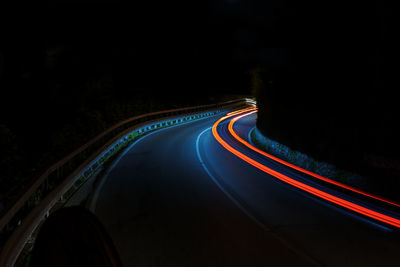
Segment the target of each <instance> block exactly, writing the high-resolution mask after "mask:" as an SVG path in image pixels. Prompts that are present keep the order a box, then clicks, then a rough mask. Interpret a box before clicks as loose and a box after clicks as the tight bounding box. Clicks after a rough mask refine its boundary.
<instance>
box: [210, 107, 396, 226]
mask: <svg viewBox="0 0 400 267" xmlns="http://www.w3.org/2000/svg"><path fill="white" fill-rule="evenodd" d="M244 112H245V111H244ZM232 116H234V115H229V116H224V117H222V118H221V119H219V120H218V121H217V122H216V123H214V125H213V127H212V133H213V136H214V138H215V139H216V140H217V141H218V142H219V143H220V144H221V145H222V146H223V147H224V148H225V149H227V150H228V151H230V152H231V153H233V154H234V155H236V156H237V157H239V158H240V159H242V160H244V161H246V162H247V163H249V164H250V165H252V166H254V167H256V168H258V169H260V170H261V171H263V172H265V173H267V174H270V175H272V176H274V177H275V178H277V179H279V180H281V181H283V182H285V183H288V184H290V185H292V186H294V187H297V188H299V189H301V190H303V191H306V192H308V193H310V194H312V195H315V196H317V197H320V198H322V199H325V200H327V201H329V202H332V203H334V204H337V205H339V206H342V207H344V208H347V209H349V210H352V211H355V212H357V213H359V214H362V215H364V216H367V217H370V218H372V219H375V220H378V221H380V222H384V223H386V224H389V225H392V226H394V227H397V228H400V220H398V219H396V218H393V217H390V216H388V215H385V214H382V213H379V212H376V211H373V210H371V209H368V208H366V207H363V206H360V205H357V204H355V203H352V202H350V201H347V200H344V199H341V198H339V197H336V196H334V195H331V194H328V193H326V192H324V191H321V190H319V189H317V188H314V187H311V186H309V185H306V184H304V183H302V182H299V181H297V180H294V179H292V178H290V177H288V176H286V175H284V174H282V173H279V172H277V171H275V170H273V169H271V168H268V167H267V166H265V165H263V164H261V163H259V162H257V161H255V160H253V159H252V158H250V157H248V156H246V155H244V154H243V153H241V152H239V151H238V150H236V149H234V148H233V147H231V146H230V145H228V143H226V142H225V141H224V140H223V139H222V138H221V137H220V135H219V134H218V131H217V127H218V125H219V124H220V123H221V122H222V121H224V120H225V119H227V118H230V117H232Z"/></svg>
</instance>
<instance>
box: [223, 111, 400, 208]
mask: <svg viewBox="0 0 400 267" xmlns="http://www.w3.org/2000/svg"><path fill="white" fill-rule="evenodd" d="M255 112H256V111H252V112H249V113H246V114H244V115H241V116H237V117H235V118H233V119H232V120H231V121H230V122H229V125H228V129H229V132H230V134H231V135H232V136H233V137H234V138H235V139H236V140H238V141H239V142H241V143H242V144H244V145H245V146H247V147H248V148H250V149H251V150H253V151H256V152H257V153H259V154H261V155H263V156H265V157H268V158H270V159H272V160H274V161H277V162H279V163H281V164H283V165H286V166H288V167H290V168H292V169H295V170H297V171H300V172H302V173H305V174H308V175H310V176H313V177H315V178H317V179H319V180H322V181H324V182H327V183H330V184H334V185H336V186H339V187H342V188H344V189H347V190H350V191H353V192H355V193H358V194H360V195H364V196H367V197H370V198H373V199H376V200H379V201H382V202H385V203H388V204H391V205H394V206H397V207H400V204H398V203H395V202H393V201H390V200H387V199H384V198H381V197H378V196H375V195H372V194H370V193H368V192H364V191H362V190H359V189H357V188H354V187H351V186H348V185H346V184H343V183H340V182H337V181H334V180H332V179H329V178H326V177H323V176H321V175H319V174H316V173H313V172H311V171H308V170H306V169H303V168H300V167H298V166H296V165H293V164H291V163H289V162H286V161H284V160H281V159H279V158H277V157H274V156H273V155H271V154H268V153H266V152H264V151H262V150H260V149H258V148H256V147H254V146H252V145H251V144H250V143H248V142H246V141H245V140H243V139H242V138H240V137H239V136H238V135H237V134H236V133H235V131H234V130H233V125H234V124H235V122H236V121H238V120H239V119H241V118H243V117H246V116H248V115H250V114H253V113H255Z"/></svg>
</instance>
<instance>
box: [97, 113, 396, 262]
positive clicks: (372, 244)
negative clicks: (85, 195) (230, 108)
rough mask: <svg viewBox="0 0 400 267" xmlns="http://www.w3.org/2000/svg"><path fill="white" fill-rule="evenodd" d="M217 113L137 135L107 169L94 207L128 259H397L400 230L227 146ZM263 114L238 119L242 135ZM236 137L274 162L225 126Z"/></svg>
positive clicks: (286, 170) (230, 140)
mask: <svg viewBox="0 0 400 267" xmlns="http://www.w3.org/2000/svg"><path fill="white" fill-rule="evenodd" d="M220 117H222V115H220V116H215V117H212V118H207V119H203V120H199V121H195V122H190V123H186V124H184V125H179V126H174V127H171V128H165V129H162V130H160V131H156V132H153V133H150V134H148V135H147V136H144V137H143V138H141V139H139V140H138V141H136V142H135V143H133V144H132V145H131V146H130V147H129V148H128V149H127V150H126V151H125V152H124V154H122V155H121V156H120V157H119V158H118V159H117V160H116V161H115V163H114V164H113V165H112V166H111V167H110V169H109V171H108V173H107V174H106V175H105V177H103V179H104V183H103V184H102V186H101V188H100V191H99V194H98V197H97V198H96V199H95V201H94V202H93V203H92V204H93V205H92V207H93V210H94V211H95V213H96V214H97V216H98V217H99V218H100V220H101V221H102V222H103V223H104V225H105V227H106V229H107V230H108V231H109V233H110V234H111V236H112V238H113V240H114V242H115V243H116V245H117V248H118V250H119V252H120V254H121V257H122V260H123V262H124V264H125V265H126V266H312V265H323V266H325V265H327V266H397V265H398V262H399V260H400V255H399V253H398V252H399V251H400V242H399V239H398V234H397V231H392V230H390V229H389V228H386V227H385V226H380V225H379V224H376V223H374V222H372V221H370V220H367V219H365V218H362V217H361V216H357V215H355V214H353V213H350V212H348V211H346V210H344V209H342V208H338V207H336V206H334V205H332V204H329V203H327V202H325V201H322V200H319V199H317V198H316V197H313V196H310V195H309V194H307V193H304V192H302V191H300V190H298V189H296V188H293V187H292V186H290V185H287V184H285V183H282V182H281V181H279V180H277V179H276V178H274V177H273V176H270V175H268V174H266V173H264V172H262V171H260V170H259V169H257V168H255V167H253V166H251V165H249V164H248V163H246V162H245V161H243V160H241V159H240V158H238V157H236V156H235V155H233V154H232V153H231V152H229V151H228V150H226V149H225V148H224V147H222V146H221V145H220V144H219V143H218V142H217V141H216V139H215V138H214V137H213V135H212V132H211V127H212V126H213V124H214V123H215V122H216V121H217V120H218V119H219V118H220ZM255 120H256V114H252V115H250V116H247V117H244V118H243V119H240V120H238V121H237V122H236V124H235V125H234V129H235V131H236V132H237V133H238V135H239V136H241V137H242V138H243V139H246V140H247V139H248V134H249V132H250V130H251V129H252V128H253V127H254V126H255ZM228 123H229V120H226V121H223V122H222V123H221V124H220V126H219V128H218V132H219V133H220V135H221V137H222V138H223V139H224V140H225V141H226V142H228V143H229V144H230V145H232V146H234V147H236V148H237V149H240V150H241V151H242V152H243V153H246V154H248V155H252V157H258V160H259V161H263V163H264V164H266V165H268V166H270V167H271V168H278V169H279V170H280V171H281V172H284V173H286V174H287V175H291V174H293V175H298V174H296V173H295V172H293V171H291V170H290V169H289V168H284V167H282V166H279V164H276V163H274V162H272V161H269V160H267V159H265V158H262V157H261V156H260V155H256V153H255V152H254V151H251V150H249V149H246V148H245V147H244V146H243V145H241V144H240V143H239V142H237V141H236V140H235V139H234V138H232V136H230V135H229V133H228V130H227V129H228Z"/></svg>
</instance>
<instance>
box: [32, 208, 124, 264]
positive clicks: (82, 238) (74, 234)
mask: <svg viewBox="0 0 400 267" xmlns="http://www.w3.org/2000/svg"><path fill="white" fill-rule="evenodd" d="M30 266H35V267H36V266H41V267H45V266H57V267H63V266H122V263H121V260H120V257H119V255H118V252H117V250H116V248H115V246H114V244H113V242H112V240H111V238H110V237H109V235H108V234H107V232H106V230H105V229H104V227H103V225H102V224H101V223H100V221H99V220H98V219H97V218H96V216H95V215H94V214H92V213H91V212H89V211H88V210H86V209H84V208H82V207H68V208H63V209H60V210H58V211H56V212H54V213H53V214H51V215H50V217H49V218H48V219H47V220H46V221H45V222H44V224H43V226H42V227H41V229H40V231H39V235H38V238H37V240H36V243H35V246H34V248H33V254H32V260H31V264H30Z"/></svg>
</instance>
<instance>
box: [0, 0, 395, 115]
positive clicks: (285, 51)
mask: <svg viewBox="0 0 400 267" xmlns="http://www.w3.org/2000/svg"><path fill="white" fill-rule="evenodd" d="M88 3H91V2H88ZM106 3H108V2H106ZM146 5H147V6H146V7H144V6H140V5H138V4H136V3H132V4H127V3H124V2H119V4H114V5H55V4H52V5H44V6H39V7H38V6H36V7H35V8H31V7H30V8H21V7H19V8H18V9H14V10H13V11H12V12H9V15H10V16H9V20H8V24H7V27H6V29H5V30H6V31H5V33H3V37H4V38H2V44H1V47H2V48H1V51H2V53H1V57H0V62H1V64H0V65H1V74H0V75H1V77H3V78H2V81H1V86H2V87H3V88H2V89H3V90H2V91H3V93H4V94H9V95H7V97H3V98H2V106H3V107H7V109H8V108H9V107H11V108H15V107H17V106H18V105H15V102H14V101H15V99H18V101H20V100H21V95H23V96H26V97H24V99H25V100H26V101H27V102H32V99H34V100H36V101H39V102H40V101H42V100H43V99H45V98H48V97H49V95H51V94H52V92H51V91H52V86H53V83H52V81H53V80H63V81H65V83H71V88H72V87H73V86H72V84H73V81H75V80H79V79H85V78H86V77H88V76H91V75H100V76H101V75H102V74H110V73H111V75H112V76H113V77H114V78H115V80H116V82H117V83H118V84H119V86H117V87H118V90H120V91H122V92H124V90H125V91H126V90H130V92H131V93H132V94H134V92H135V90H141V88H142V89H143V88H153V89H152V90H154V91H157V93H159V95H160V96H161V98H163V97H164V96H165V95H166V94H170V95H180V94H182V93H188V92H189V93H193V92H197V91H199V90H202V92H203V93H204V94H213V93H214V92H221V93H245V94H246V93H249V92H250V90H249V75H248V74H247V71H248V70H249V69H251V68H255V67H261V68H267V69H282V68H283V69H287V70H288V71H289V73H291V76H290V80H293V84H292V85H295V86H287V87H286V88H285V90H286V91H287V92H293V95H295V98H297V97H298V95H299V94H301V95H305V98H309V99H311V98H312V97H311V96H314V97H315V95H318V94H328V95H335V96H336V98H335V101H336V100H337V98H339V99H341V98H348V99H350V100H349V102H352V104H353V105H355V104H357V103H358V102H360V101H361V102H363V101H375V100H376V99H379V100H382V101H389V100H390V99H391V98H390V97H386V96H387V94H388V93H389V91H390V92H391V90H392V88H393V87H395V86H396V85H398V83H397V82H396V79H395V73H396V71H395V68H394V67H393V66H395V62H396V61H395V60H394V58H397V57H395V56H394V55H395V54H396V53H397V54H398V52H396V49H393V48H386V47H385V46H394V45H393V44H392V41H393V40H394V37H393V35H394V34H392V30H393V29H392V28H393V26H390V25H392V24H391V21H390V20H391V18H392V14H391V11H390V10H391V9H390V7H389V6H388V5H387V4H386V3H385V2H382V1H379V2H378V1H374V2H364V3H363V4H362V5H359V4H355V3H353V4H351V3H348V2H345V1H335V2H333V1H330V2H324V3H320V2H317V1H311V2H310V1H307V2H306V3H303V2H301V3H300V2H299V1H288V0H284V1H278V0H274V1H260V0H252V1H240V0H216V1H194V2H191V3H189V4H188V3H187V4H177V3H175V4H173V3H163V4H160V3H157V2H152V3H147V4H146ZM383 47H385V48H383ZM58 50H61V51H62V53H61V55H62V57H63V58H60V57H59V56H58V54H57V51H58ZM52 64H53V65H52ZM57 64H58V65H57ZM54 66H55V69H57V68H58V69H57V71H49V69H51V67H54ZM59 66H62V67H59ZM32 77H33V78H32ZM288 79H289V78H288ZM25 81H28V82H25ZM297 81H298V82H297ZM24 83H25V84H24ZM321 83H323V86H321ZM294 87H296V88H294ZM306 87H307V88H308V89H307V90H304V89H305V88H306ZM300 88H301V90H300ZM71 90H73V89H71ZM76 90H78V89H76ZM378 91H379V93H378V94H377V93H376V92H378ZM299 92H301V93H299ZM382 92H383V93H382ZM290 95H291V94H287V96H288V97H289V96H290ZM4 96H5V95H4ZM17 96H18V97H17ZM360 96H361V98H360V99H359V97H360ZM12 99H14V100H12ZM314 100H315V99H312V101H314ZM324 101H325V102H326V101H328V100H327V99H324ZM314 102H315V101H314ZM21 108H24V107H23V106H22V107H21V106H19V107H18V109H21ZM3 110H4V108H3ZM3 114H4V113H3Z"/></svg>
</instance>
